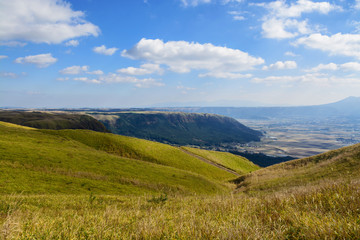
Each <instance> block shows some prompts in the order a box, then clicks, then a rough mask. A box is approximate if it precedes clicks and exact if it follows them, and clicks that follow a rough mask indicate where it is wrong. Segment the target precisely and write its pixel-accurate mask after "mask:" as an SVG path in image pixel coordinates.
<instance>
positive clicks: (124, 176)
mask: <svg viewBox="0 0 360 240" xmlns="http://www.w3.org/2000/svg"><path fill="white" fill-rule="evenodd" d="M48 132H51V130H36V129H31V128H26V127H21V126H17V125H13V124H9V123H4V122H0V150H1V151H0V172H1V174H0V193H2V194H4V193H13V192H18V193H20V192H22V193H26V194H29V193H37V194H39V193H41V194H45V193H47V194H49V193H66V194H79V193H90V192H94V193H102V194H144V193H152V192H167V193H176V192H177V193H185V194H188V193H216V192H224V191H228V188H227V187H225V186H224V185H223V184H222V183H221V182H220V180H225V179H231V177H232V176H231V175H230V174H229V173H227V172H225V171H223V170H221V169H213V168H212V166H210V167H209V168H207V169H208V171H209V172H211V173H213V174H214V177H213V178H212V179H217V180H219V181H217V180H211V179H210V175H207V177H205V176H202V175H199V174H198V173H197V172H196V171H194V172H191V171H190V170H189V171H186V170H182V169H179V168H175V167H172V166H164V165H160V164H156V163H152V162H149V161H140V160H136V159H130V158H124V157H120V156H119V155H115V154H109V153H107V152H104V151H101V150H97V149H96V148H94V147H90V146H89V145H85V144H83V143H81V142H79V141H75V140H73V139H72V136H74V135H76V133H77V132H78V133H79V135H80V136H84V137H85V138H87V139H91V138H92V137H94V138H98V137H99V136H104V139H105V138H106V136H108V138H109V139H111V136H112V134H105V133H102V134H99V133H96V132H92V131H86V130H72V131H70V130H68V131H65V130H64V131H61V134H54V133H55V132H56V131H53V132H54V133H53V134H49V133H48ZM67 132H69V133H71V134H69V135H70V136H66V133H67ZM91 133H93V134H94V135H91ZM84 134H85V135H84ZM119 137H120V136H119ZM94 141H95V140H94ZM133 141H134V144H135V141H136V140H135V139H134V140H133ZM115 145H116V144H115ZM155 147H156V146H155ZM149 151H153V152H155V155H156V152H157V149H151V146H149ZM170 154H171V153H170ZM140 155H141V154H140ZM173 160H174V161H175V158H173ZM179 160H180V159H179ZM191 161H194V162H195V163H194V164H193V165H192V167H200V166H201V167H202V164H203V163H202V162H200V163H199V164H197V163H196V162H199V160H198V159H196V158H188V159H187V164H190V162H191ZM154 162H155V160H154ZM158 162H160V160H159V161H158ZM223 182H225V181H223Z"/></svg>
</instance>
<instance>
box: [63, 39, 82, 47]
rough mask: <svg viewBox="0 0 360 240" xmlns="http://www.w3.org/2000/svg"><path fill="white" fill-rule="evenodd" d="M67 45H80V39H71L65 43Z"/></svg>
mask: <svg viewBox="0 0 360 240" xmlns="http://www.w3.org/2000/svg"><path fill="white" fill-rule="evenodd" d="M65 46H68V47H77V46H79V41H78V40H70V41H68V42H66V43H65Z"/></svg>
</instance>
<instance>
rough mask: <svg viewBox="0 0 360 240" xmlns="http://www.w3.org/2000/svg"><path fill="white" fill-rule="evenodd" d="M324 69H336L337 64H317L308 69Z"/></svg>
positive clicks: (315, 70) (318, 70)
mask: <svg viewBox="0 0 360 240" xmlns="http://www.w3.org/2000/svg"><path fill="white" fill-rule="evenodd" d="M324 70H331V71H335V70H338V65H337V64H335V63H328V64H319V65H318V66H316V67H314V68H312V69H311V70H310V71H311V72H320V71H324Z"/></svg>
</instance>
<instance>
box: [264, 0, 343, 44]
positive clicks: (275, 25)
mask: <svg viewBox="0 0 360 240" xmlns="http://www.w3.org/2000/svg"><path fill="white" fill-rule="evenodd" d="M257 5H258V6H262V7H264V8H266V9H267V10H268V12H269V13H268V15H266V16H265V17H264V18H263V19H262V20H263V24H262V30H263V35H264V37H265V38H276V39H284V38H293V37H296V36H298V35H300V34H309V33H311V32H312V29H311V27H310V26H309V24H308V22H307V20H298V18H300V17H301V16H302V14H303V13H312V12H318V13H320V14H328V13H329V12H330V11H333V10H336V9H341V8H340V7H338V6H336V5H333V4H330V3H328V2H313V1H310V0H298V1H296V2H294V3H292V4H287V3H286V1H285V0H277V1H273V2H270V3H261V4H257Z"/></svg>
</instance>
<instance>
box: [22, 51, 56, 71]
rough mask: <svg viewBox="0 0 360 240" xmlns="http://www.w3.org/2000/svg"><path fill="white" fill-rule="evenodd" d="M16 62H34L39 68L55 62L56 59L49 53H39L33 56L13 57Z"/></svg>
mask: <svg viewBox="0 0 360 240" xmlns="http://www.w3.org/2000/svg"><path fill="white" fill-rule="evenodd" d="M15 62H16V63H21V64H25V63H29V64H35V65H36V66H37V67H39V68H45V67H48V66H50V65H51V64H54V63H56V62H57V59H56V58H54V57H53V56H52V55H51V53H46V54H39V55H33V56H26V57H19V58H17V59H15Z"/></svg>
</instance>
